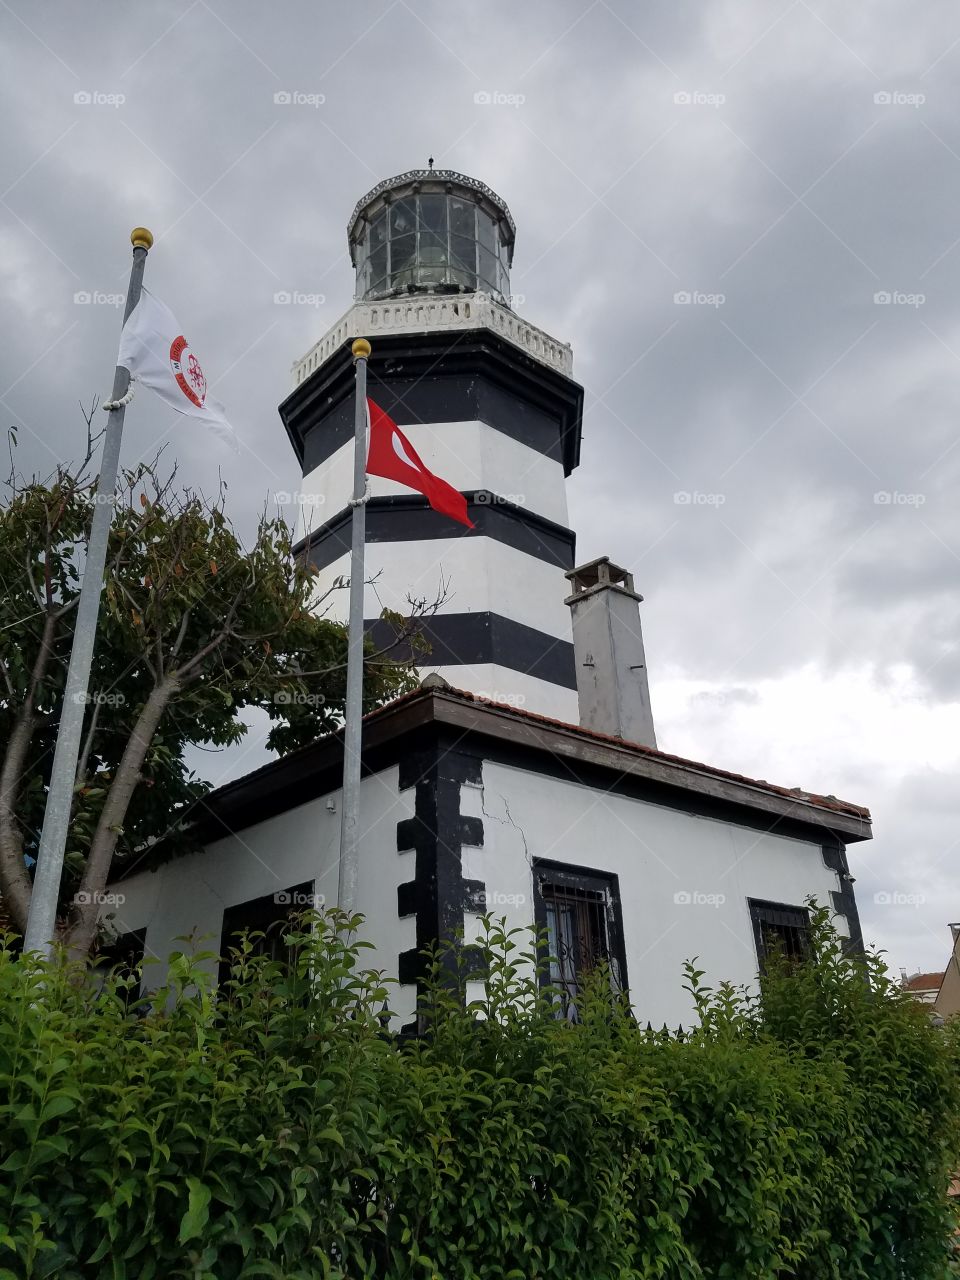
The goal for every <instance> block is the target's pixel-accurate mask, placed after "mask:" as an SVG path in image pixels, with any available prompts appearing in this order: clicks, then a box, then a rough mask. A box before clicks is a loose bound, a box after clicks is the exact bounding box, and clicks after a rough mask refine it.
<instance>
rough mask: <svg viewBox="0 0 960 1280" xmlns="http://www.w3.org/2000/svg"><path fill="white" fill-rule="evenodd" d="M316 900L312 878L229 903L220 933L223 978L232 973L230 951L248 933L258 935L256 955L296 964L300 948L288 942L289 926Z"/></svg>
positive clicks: (255, 941) (221, 974)
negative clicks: (286, 940)
mask: <svg viewBox="0 0 960 1280" xmlns="http://www.w3.org/2000/svg"><path fill="white" fill-rule="evenodd" d="M316 902H317V899H316V896H315V894H314V883H313V881H312V880H308V881H306V882H305V883H303V884H298V885H295V886H294V887H293V888H292V889H284V890H281V891H280V892H278V893H268V894H265V895H264V896H263V897H262V898H252V899H251V900H250V901H249V902H241V903H239V904H238V905H237V906H235V907H227V909H226V911H224V913H223V928H222V931H221V934H220V955H221V957H222V959H221V961H220V974H219V980H220V982H221V983H223V982H226V980H227V979H228V978H229V977H230V966H231V963H232V961H233V957H232V956H231V954H230V953H231V951H233V950H235V949H236V948H237V947H238V946H239V945H240V939H241V937H242V935H243V934H245V933H246V934H256V935H257V936H256V937H252V938H251V939H250V941H251V944H252V950H251V954H252V955H255V956H266V957H267V958H268V959H270V960H281V961H283V962H285V963H287V964H292V963H293V962H294V961H295V959H296V950H295V949H294V948H293V947H288V946H287V944H286V943H285V942H284V935H285V933H286V932H287V930H286V926H287V924H288V923H289V921H290V920H292V919H293V918H294V917H295V916H298V915H301V914H302V913H303V912H304V911H306V910H307V909H308V908H309V907H312V906H314V905H315V904H316Z"/></svg>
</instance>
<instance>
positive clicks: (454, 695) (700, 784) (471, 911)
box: [116, 166, 871, 1030]
mask: <svg viewBox="0 0 960 1280" xmlns="http://www.w3.org/2000/svg"><path fill="white" fill-rule="evenodd" d="M515 237H516V228H515V226H514V221H513V218H512V216H511V214H510V210H509V209H508V208H507V205H506V204H505V202H504V201H503V200H502V199H501V198H500V197H499V196H498V195H497V194H496V193H495V192H494V191H491V190H490V188H489V187H487V186H485V185H484V184H483V183H481V182H479V181H477V180H476V179H474V178H470V177H466V176H465V175H463V174H460V173H454V172H451V171H448V170H435V169H434V168H433V167H432V166H428V167H427V168H426V169H418V170H413V171H410V172H408V173H402V174H399V175H398V176H397V177H395V178H389V179H387V180H386V181H384V182H381V183H379V184H378V185H377V186H376V187H374V188H373V190H372V191H369V192H368V193H367V194H366V195H365V196H364V197H363V199H362V200H360V201H359V203H358V204H357V206H356V208H355V209H354V211H353V214H352V216H351V218H350V222H349V226H348V242H349V248H350V256H351V260H352V262H353V266H354V268H355V270H356V278H357V284H356V295H355V298H354V302H353V305H352V306H351V307H350V308H349V310H348V311H347V312H346V314H345V315H344V316H343V317H342V318H341V319H340V320H339V321H338V322H337V323H336V324H335V325H334V326H333V328H332V329H330V330H329V332H328V333H326V334H324V335H323V337H321V338H320V339H319V341H318V342H317V343H315V345H314V346H313V347H311V349H310V350H309V351H308V352H307V353H306V354H305V355H304V356H303V357H302V358H301V359H300V360H298V361H297V362H296V364H295V365H294V370H293V384H294V385H293V389H292V391H291V392H290V394H289V395H287V397H286V398H285V399H284V401H283V403H282V404H281V406H280V416H281V419H282V421H283V424H284V427H285V429H286V431H287V434H288V436H289V439H290V441H291V442H292V444H293V447H294V449H295V450H296V452H297V456H298V458H299V459H300V463H301V466H302V470H303V481H302V486H301V489H302V497H303V499H304V507H303V510H304V512H305V513H309V514H310V515H311V516H312V520H311V522H310V525H309V528H307V529H306V530H305V532H304V537H303V539H302V541H301V543H300V553H301V554H302V555H303V556H304V557H308V558H309V560H310V561H311V562H312V563H313V565H314V566H315V567H316V570H317V575H316V577H317V583H318V602H317V603H318V608H324V609H328V610H329V612H330V615H331V616H333V617H334V618H340V619H344V618H345V617H346V616H347V605H348V593H347V591H346V590H343V589H341V588H340V587H338V583H343V581H344V580H345V579H346V578H347V576H348V575H349V572H350V532H351V517H352V512H353V510H354V508H353V506H352V505H351V501H352V498H353V453H354V410H355V403H354V401H355V396H354V367H353V359H352V355H351V345H352V343H353V341H354V340H355V339H357V338H363V339H366V341H367V342H369V344H370V345H371V346H372V354H371V356H370V357H369V362H368V368H367V373H368V383H367V390H368V394H369V397H370V399H372V400H373V401H374V402H375V403H376V404H377V405H378V406H379V407H380V408H381V409H383V410H384V411H385V412H386V413H387V414H389V416H390V417H391V418H392V419H393V420H394V421H395V422H396V423H397V424H398V425H399V426H400V428H401V430H402V432H403V434H404V436H405V437H406V438H407V439H408V440H409V441H410V443H411V444H412V446H413V448H414V450H415V451H416V453H417V454H418V455H419V457H420V458H421V459H422V460H423V463H424V464H425V466H426V467H427V468H428V469H429V470H430V471H431V472H433V473H434V474H435V475H436V476H440V477H442V478H443V479H444V480H445V481H447V482H448V483H449V484H451V485H453V486H454V487H455V488H456V489H457V490H458V491H459V492H460V493H461V494H462V495H463V496H464V498H465V500H466V502H467V510H468V514H469V516H470V519H471V521H472V522H473V527H472V528H467V527H466V526H465V525H463V524H460V523H458V522H457V521H455V520H452V519H449V518H448V517H446V516H444V515H442V514H440V513H439V512H438V511H436V510H433V509H431V508H430V507H429V506H428V504H427V501H426V499H425V498H423V497H421V496H420V494H419V493H411V492H410V491H409V490H407V489H404V488H402V487H401V486H399V485H398V484H396V483H394V482H392V481H390V480H386V479H381V478H378V477H370V478H369V488H368V494H367V502H366V530H367V537H366V572H365V575H364V576H365V579H366V580H367V581H366V585H365V588H364V591H365V600H364V625H365V628H366V630H367V631H369V632H370V633H372V635H373V637H374V640H375V641H376V642H378V644H382V645H383V646H384V647H386V646H388V645H389V644H390V642H391V639H393V638H395V632H394V629H393V627H392V625H391V623H390V620H389V618H386V617H383V616H382V615H383V613H384V611H385V610H386V611H388V612H389V611H395V612H396V613H400V614H403V615H410V614H411V613H413V614H415V615H416V618H417V620H418V625H419V626H420V627H421V629H422V633H423V639H424V641H425V644H426V645H427V646H428V648H427V649H426V652H425V654H424V656H422V657H419V658H418V663H417V665H418V667H419V668H420V669H421V671H423V672H424V676H425V678H424V680H423V681H422V684H421V687H420V688H419V689H416V690H411V691H410V692H408V693H406V694H404V695H403V696H402V697H399V698H397V699H395V700H394V701H392V702H389V703H387V704H385V705H384V706H381V707H378V708H376V709H375V710H374V711H372V712H371V713H370V714H369V715H368V716H366V717H365V719H364V721H363V732H362V736H361V743H360V764H361V768H360V778H359V780H358V797H359V802H358V805H357V811H358V814H359V822H358V826H357V840H356V846H355V852H356V858H355V869H356V876H355V879H354V881H353V884H352V887H351V890H350V895H349V897H348V898H346V899H345V898H344V897H342V896H341V887H342V885H343V883H344V881H343V879H342V877H341V870H342V865H343V859H342V858H341V850H342V832H343V829H344V814H345V809H346V804H345V799H344V791H343V788H342V781H343V777H344V756H345V754H346V750H345V741H344V735H342V734H340V733H329V734H326V735H324V736H322V737H319V738H318V739H317V740H316V741H314V742H311V743H309V744H308V745H307V746H304V747H302V748H301V749H300V750H298V751H293V752H290V753H288V754H287V755H285V756H283V757H281V758H279V759H276V760H272V761H271V762H270V763H268V764H266V765H264V766H262V767H261V768H259V769H257V770H255V771H254V772H253V773H251V774H248V775H247V776H246V777H243V778H238V779H236V780H234V781H232V782H229V783H227V784H226V785H225V786H222V787H220V788H219V789H218V790H217V791H215V792H213V793H211V794H210V795H207V796H204V798H203V800H202V802H200V803H198V805H197V806H196V809H195V810H194V811H192V813H191V815H190V817H191V823H192V825H191V828H190V833H191V838H192V839H193V841H194V843H195V845H196V851H195V852H193V853H190V854H187V855H185V856H183V857H180V858H177V859H176V860H175V861H173V860H170V854H169V851H168V850H167V849H166V848H164V845H163V842H159V843H158V844H157V845H156V846H154V847H153V848H151V849H149V850H146V851H144V852H143V854H141V855H138V858H137V859H136V861H135V863H134V865H133V866H132V867H131V868H130V870H129V871H128V872H126V873H122V874H123V878H122V879H120V880H119V881H118V884H119V885H120V886H122V889H121V894H122V896H120V895H118V901H120V902H121V903H122V911H120V912H118V916H117V921H116V928H117V933H118V935H119V937H118V942H117V946H118V948H119V952H118V954H121V955H123V956H125V957H128V958H129V956H130V955H132V954H138V955H142V954H144V950H145V949H148V950H149V951H150V952H152V953H153V954H155V955H158V956H166V955H168V954H169V953H170V952H171V950H177V949H179V947H180V945H181V940H182V939H183V938H184V937H186V936H189V935H191V934H193V935H195V936H199V937H210V938H214V939H216V938H219V940H220V941H219V948H217V949H218V950H219V951H220V952H221V953H227V952H229V950H230V948H231V947H233V946H235V945H236V940H237V937H238V935H239V934H241V933H242V931H243V930H253V931H254V934H253V935H252V936H253V937H254V938H256V939H259V941H257V942H256V943H255V944H254V945H255V946H256V947H258V948H262V949H267V948H269V947H270V946H272V945H273V942H274V940H275V939H276V938H278V937H280V936H282V933H280V932H279V930H281V928H282V927H284V926H285V924H286V923H287V922H288V921H289V919H290V918H291V915H293V916H296V914H297V913H298V912H300V911H302V910H303V908H304V907H306V906H316V905H333V904H334V903H336V904H338V905H339V906H341V907H343V906H344V905H345V901H346V902H347V904H348V905H349V908H350V910H351V911H353V910H356V911H357V912H358V913H359V915H360V916H361V917H362V919H363V924H362V936H363V938H364V939H365V941H367V942H369V943H370V944H371V945H372V947H373V950H372V951H370V952H369V953H368V959H367V961H366V963H367V964H370V965H371V966H372V967H373V968H375V969H378V970H380V971H381V972H382V973H383V974H385V975H386V976H387V977H389V978H390V979H392V980H394V981H395V982H396V987H395V988H394V989H393V991H392V994H391V1026H392V1027H394V1028H395V1029H397V1030H399V1029H401V1028H407V1029H410V1030H419V1029H422V1028H423V1027H424V1026H425V1025H426V1021H425V1014H424V1006H423V1005H422V1003H420V1002H421V1000H422V997H423V996H424V995H425V992H426V990H427V986H426V983H427V978H428V976H429V975H428V968H429V966H428V962H427V960H426V955H427V953H428V952H429V950H430V948H432V947H434V946H436V945H437V944H438V943H439V944H443V945H444V947H445V948H446V949H445V950H444V951H443V955H444V957H445V959H444V963H445V964H446V963H449V964H450V966H451V967H456V965H457V963H458V961H457V958H456V956H457V951H456V949H457V948H459V946H460V944H461V942H462V943H464V944H465V945H466V946H467V947H470V946H472V944H474V943H476V942H477V941H478V940H479V939H480V938H481V937H482V935H483V930H484V927H485V926H484V925H483V918H484V917H485V916H489V915H493V916H494V917H495V918H496V919H498V920H501V919H502V921H503V927H504V928H505V929H508V930H509V929H516V930H529V929H533V928H536V929H538V930H539V931H540V934H541V936H543V937H545V938H546V943H547V947H548V950H549V954H550V956H551V962H550V967H549V974H548V973H547V971H546V970H545V972H544V977H545V978H546V977H547V976H549V978H550V981H551V984H552V985H553V986H554V987H555V988H559V992H560V997H559V999H558V1001H557V1006H556V1007H557V1012H558V1016H563V1017H573V1018H575V1017H577V1016H579V1014H578V1007H579V1006H578V1002H579V999H580V992H581V990H582V987H583V984H584V983H586V982H588V981H593V978H592V976H591V975H593V974H594V973H595V970H596V966H597V963H598V961H603V962H604V963H605V964H606V966H607V968H608V971H609V975H610V981H611V984H612V985H613V986H614V987H615V989H616V990H618V991H621V992H628V993H629V998H630V1001H631V1004H632V1006H633V1008H634V1009H635V1011H636V1014H637V1016H638V1018H640V1019H641V1020H643V1021H646V1020H648V1019H649V1020H651V1021H653V1022H654V1023H656V1024H658V1025H659V1024H660V1023H661V1022H669V1024H670V1025H671V1026H676V1025H677V1023H678V1022H684V1023H687V1022H692V1021H695V1020H696V1017H697V1011H696V1009H695V1008H694V1007H693V1005H692V1002H691V1000H690V995H689V989H688V988H686V987H685V986H684V982H683V971H684V970H683V966H684V962H685V961H686V960H687V959H688V958H689V956H690V955H691V954H694V953H696V954H697V956H698V964H699V966H700V967H701V968H702V969H703V970H704V972H705V973H706V974H707V975H708V980H709V981H711V982H712V983H713V984H714V985H716V984H717V983H718V982H721V981H729V982H731V983H733V984H734V985H749V984H752V983H754V982H755V980H756V976H757V973H758V971H759V970H760V969H762V967H763V965H764V963H765V959H766V957H767V956H768V955H769V954H772V950H771V949H775V950H777V951H779V952H781V953H782V954H785V955H787V956H791V957H792V956H801V955H803V954H805V952H806V950H807V949H808V948H809V945H810V944H809V936H810V914H809V908H808V906H807V903H808V902H809V900H810V899H811V898H814V899H816V900H817V901H818V902H820V903H823V904H826V905H828V906H830V907H831V909H832V912H833V916H834V919H835V921H836V922H837V926H838V929H839V930H840V932H841V935H842V936H844V938H845V942H844V945H845V946H847V947H849V948H852V949H854V950H856V949H859V948H860V947H862V937H861V933H860V923H859V915H858V912H857V904H856V898H855V895H854V892H853V883H854V878H853V876H852V875H851V872H850V867H849V864H848V861H847V853H846V850H847V846H848V845H849V844H851V843H854V842H857V841H861V840H868V839H870V837H871V825H870V815H869V813H868V811H867V810H866V809H863V808H862V807H861V806H859V805H854V804H850V803H847V802H845V801H841V800H838V799H837V798H836V797H835V796H834V795H832V794H831V795H819V794H817V793H814V792H807V791H803V790H801V789H800V788H799V787H795V786H791V787H789V788H788V787H784V786H777V785H776V784H774V783H771V782H767V781H765V780H763V779H751V778H747V777H744V776H743V775H742V774H739V773H731V772H729V771H727V770H725V769H722V768H717V767H716V766H713V765H710V764H706V763H703V762H701V761H697V760H689V759H684V758H682V757H679V756H675V755H671V754H668V753H667V752H665V751H664V750H663V747H662V744H661V743H660V741H659V739H658V735H657V733H656V732H655V728H654V721H653V710H652V707H651V700H650V690H649V685H648V679H647V657H646V646H645V645H644V642H643V636H642V629H641V621H640V606H641V604H642V602H643V597H642V595H641V593H640V590H639V589H638V588H639V586H640V585H641V584H639V583H635V581H634V576H633V574H632V572H631V571H630V569H629V568H628V567H626V566H624V565H621V564H619V563H616V562H615V561H614V559H613V558H612V557H610V556H600V557H598V558H596V559H593V560H590V561H588V562H586V563H582V562H581V563H579V564H577V563H576V561H575V555H574V550H575V540H574V534H573V532H572V530H571V529H570V525H569V520H568V516H567V502H566V479H567V477H568V476H569V475H570V474H571V473H572V472H573V470H574V468H575V467H576V466H577V463H578V460H579V451H580V420H581V410H582V403H583V392H582V390H581V388H580V387H579V386H578V385H577V383H576V382H575V381H574V379H573V376H572V353H571V350H570V347H569V346H567V345H566V344H564V343H562V342H560V341H558V340H557V339H556V338H553V337H551V336H550V335H549V334H546V333H544V332H543V331H542V330H541V329H538V328H536V327H535V326H534V325H531V324H529V323H528V322H527V321H526V320H524V319H523V318H522V317H521V316H520V315H518V314H517V311H516V310H515V309H514V305H513V302H514V299H513V298H512V296H511V289H510V273H511V269H512V266H513V255H514V243H515ZM391 438H392V439H395V437H391ZM393 447H396V446H395V445H394V446H393ZM411 601H413V602H417V601H420V602H425V603H426V604H427V605H428V606H429V605H430V604H431V603H436V606H437V607H436V608H435V609H430V608H429V607H428V608H427V610H426V612H424V611H423V609H422V608H415V607H414V605H412V604H411ZM418 653H419V650H418ZM431 672H435V673H437V674H439V675H440V676H442V677H443V679H442V680H437V679H432V678H429V677H430V673H431ZM545 717H547V718H545ZM203 963H204V964H205V965H206V967H207V968H208V969H209V970H210V972H211V976H213V977H215V976H216V972H217V971H216V962H215V961H214V960H213V959H212V957H210V956H209V955H208V956H207V958H206V959H205V960H204V961H203ZM163 980H164V979H163V974H162V972H160V973H157V974H156V976H155V977H154V978H153V979H150V978H149V977H148V978H146V979H145V981H146V982H147V983H148V984H149V985H151V986H155V985H158V984H159V983H160V982H162V981H163ZM467 995H468V998H469V999H473V998H474V996H476V997H477V998H480V997H481V996H482V988H480V987H476V988H474V987H472V986H471V987H468V992H467Z"/></svg>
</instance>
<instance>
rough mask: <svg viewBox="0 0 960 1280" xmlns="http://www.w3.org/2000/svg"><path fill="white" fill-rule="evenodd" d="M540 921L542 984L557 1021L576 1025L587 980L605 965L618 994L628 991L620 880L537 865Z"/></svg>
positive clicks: (560, 865) (536, 896)
mask: <svg viewBox="0 0 960 1280" xmlns="http://www.w3.org/2000/svg"><path fill="white" fill-rule="evenodd" d="M533 883H534V919H535V921H536V923H537V926H538V928H539V930H540V932H541V936H545V951H546V953H547V957H548V959H546V962H545V963H544V966H543V969H542V980H543V982H544V983H545V984H547V985H549V986H550V987H551V988H552V989H553V990H554V992H555V993H556V994H555V998H556V1003H557V1017H558V1018H566V1019H568V1020H570V1021H572V1022H575V1021H576V1020H577V1018H578V1017H579V1013H578V1010H577V998H578V996H579V993H580V990H581V987H582V985H583V981H584V978H585V977H586V975H587V974H589V973H591V972H592V971H593V970H594V969H595V968H596V967H597V965H598V964H600V963H601V962H604V963H606V964H607V966H608V967H609V970H610V979H611V983H612V985H613V986H614V989H615V990H617V991H621V990H625V989H626V972H627V966H626V957H625V954H624V944H623V917H622V914H621V910H620V885H619V881H618V879H617V877H616V876H615V875H608V874H605V873H602V872H596V871H591V870H587V869H584V868H581V867H571V866H568V865H567V864H565V863H555V862H546V861H544V860H542V859H535V860H534V866H533Z"/></svg>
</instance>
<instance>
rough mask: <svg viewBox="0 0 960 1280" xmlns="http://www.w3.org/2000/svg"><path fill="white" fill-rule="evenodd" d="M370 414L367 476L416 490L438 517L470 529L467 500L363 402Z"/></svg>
mask: <svg viewBox="0 0 960 1280" xmlns="http://www.w3.org/2000/svg"><path fill="white" fill-rule="evenodd" d="M367 406H368V407H369V410H370V448H369V450H368V452H367V474H368V475H371V476H383V478H384V479H386V480H396V481H397V482H398V483H399V484H405V485H406V486H407V488H408V489H416V491H417V492H418V493H422V494H423V496H424V497H425V498H426V500H427V501H428V502H429V503H430V505H431V507H433V509H434V511H437V512H439V513H440V515H442V516H449V517H450V519H451V520H457V521H459V523H460V524H465V525H466V526H467V528H468V529H472V528H473V527H474V526H473V521H472V520H471V519H470V517H469V516H468V515H467V500H466V498H465V497H464V496H463V494H462V493H460V491H459V490H458V489H454V487H453V485H451V484H447V482H446V480H441V479H440V477H439V476H435V475H434V474H433V472H432V471H430V470H429V469H428V468H427V467H426V466H425V465H424V463H423V461H422V460H421V458H420V456H419V454H418V453H417V451H416V449H414V447H413V445H412V444H411V443H410V441H409V440H408V439H407V437H406V436H405V435H404V434H403V432H402V431H401V430H400V428H399V427H398V426H397V424H396V423H395V422H394V420H393V419H392V418H391V417H390V415H389V414H388V413H386V412H385V411H384V410H383V409H381V408H380V406H379V405H378V404H375V403H374V402H373V401H372V400H371V399H369V397H368V399H367Z"/></svg>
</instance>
